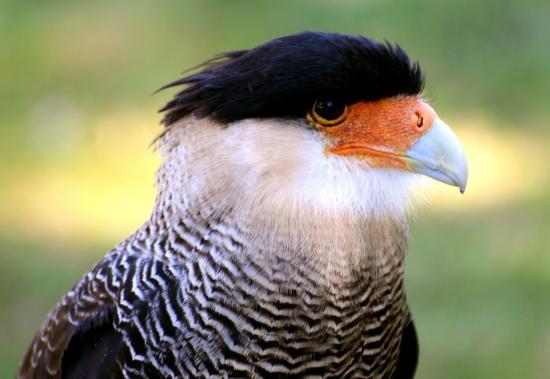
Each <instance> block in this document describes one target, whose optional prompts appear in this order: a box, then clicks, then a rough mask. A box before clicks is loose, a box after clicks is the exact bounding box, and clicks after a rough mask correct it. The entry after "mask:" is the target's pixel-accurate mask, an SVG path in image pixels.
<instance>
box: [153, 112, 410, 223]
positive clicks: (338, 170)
mask: <svg viewBox="0 0 550 379" xmlns="http://www.w3.org/2000/svg"><path fill="white" fill-rule="evenodd" d="M191 124H193V125H191ZM160 148H161V151H163V155H165V156H166V161H165V163H164V164H163V166H162V167H161V169H160V170H159V174H158V175H159V177H160V176H162V178H163V179H162V181H164V182H166V180H167V178H168V182H169V183H164V184H162V183H161V180H159V185H160V186H163V187H165V188H164V189H163V188H160V190H161V192H166V191H169V192H176V193H179V194H180V195H179V196H181V199H182V200H183V199H186V200H187V201H189V202H192V201H193V198H198V197H200V198H201V199H200V200H201V201H204V200H206V199H207V198H209V197H210V198H212V199H213V200H215V201H223V202H226V201H227V200H229V201H231V203H233V204H240V205H239V206H242V205H243V204H245V203H247V204H248V205H249V206H251V207H252V209H257V208H258V207H260V208H262V209H263V210H266V211H267V210H268V209H272V210H273V211H275V212H283V213H286V212H287V211H288V212H291V213H294V212H301V210H302V209H303V210H305V209H307V212H308V213H311V212H313V213H314V214H318V215H319V216H321V217H322V215H323V214H331V215H334V214H338V213H345V214H349V215H355V216H359V217H361V216H364V217H375V218H383V217H385V216H398V217H399V216H402V215H404V214H405V212H406V211H407V210H408V209H409V208H410V205H411V201H410V197H409V194H410V192H411V191H410V187H411V184H413V183H414V182H415V181H416V180H417V178H418V177H419V176H418V175H416V174H413V173H410V172H406V171H402V170H398V169H383V168H372V167H369V166H368V164H367V163H366V162H365V161H363V160H360V159H357V158H354V157H339V156H336V155H332V154H326V153H325V142H324V141H323V140H322V137H321V135H320V134H319V133H318V132H317V131H315V130H312V129H310V128H309V127H307V126H304V125H302V124H298V123H294V122H292V121H288V120H245V121H240V122H237V123H233V124H231V125H229V126H221V125H219V124H216V123H214V122H212V121H210V120H208V119H201V120H197V119H193V118H186V119H183V120H181V121H180V122H178V123H177V124H176V125H174V126H172V128H171V130H169V131H168V133H167V134H166V135H165V136H164V137H163V138H161V140H160ZM168 171H170V172H168ZM179 196H178V197H179ZM230 199H231V200H230Z"/></svg>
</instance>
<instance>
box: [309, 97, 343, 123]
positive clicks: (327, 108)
mask: <svg viewBox="0 0 550 379" xmlns="http://www.w3.org/2000/svg"><path fill="white" fill-rule="evenodd" d="M345 108H346V105H345V104H343V103H340V102H337V101H334V100H319V101H317V102H316V103H315V106H314V109H313V110H314V111H315V113H317V115H319V116H321V117H322V118H324V119H325V120H328V121H331V120H336V119H338V118H339V117H340V116H342V114H343V113H344V111H345Z"/></svg>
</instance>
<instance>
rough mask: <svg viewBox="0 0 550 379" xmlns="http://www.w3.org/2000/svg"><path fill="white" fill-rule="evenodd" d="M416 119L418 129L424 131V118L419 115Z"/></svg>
mask: <svg viewBox="0 0 550 379" xmlns="http://www.w3.org/2000/svg"><path fill="white" fill-rule="evenodd" d="M416 117H417V119H416V126H417V127H418V129H422V127H423V126H424V117H422V116H421V115H419V114H418V113H417V114H416Z"/></svg>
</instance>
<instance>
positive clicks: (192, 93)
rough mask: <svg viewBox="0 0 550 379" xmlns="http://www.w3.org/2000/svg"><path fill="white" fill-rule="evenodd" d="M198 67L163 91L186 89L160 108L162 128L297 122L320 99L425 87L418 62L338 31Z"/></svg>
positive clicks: (412, 91) (373, 95)
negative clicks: (182, 122) (194, 120)
mask: <svg viewBox="0 0 550 379" xmlns="http://www.w3.org/2000/svg"><path fill="white" fill-rule="evenodd" d="M198 67H199V68H201V71H199V72H198V73H196V74H192V75H189V76H186V77H184V78H182V79H179V80H176V81H174V82H172V83H170V84H167V85H166V86H164V87H162V88H161V89H165V88H171V87H176V86H184V89H183V90H182V91H180V92H179V93H177V94H176V95H175V97H174V98H173V99H172V100H171V101H169V102H168V103H167V104H166V105H165V106H164V107H163V108H162V109H161V110H160V112H164V118H163V121H162V122H163V124H164V125H166V126H169V125H171V124H173V123H174V122H176V121H178V120H179V119H181V118H182V117H185V116H187V115H189V114H194V115H196V116H198V117H206V116H208V117H211V118H213V119H215V120H217V121H220V122H225V123H227V122H232V121H237V120H242V119H246V118H266V117H277V118H295V117H303V116H304V115H305V114H306V112H307V110H308V109H309V108H310V107H311V105H312V104H313V102H314V101H315V100H317V99H318V98H321V97H323V98H326V97H337V98H339V99H342V100H343V101H345V102H347V103H353V102H356V101H359V100H364V101H372V100H377V99H382V98H385V97H391V96H398V95H417V94H420V92H422V88H423V85H424V80H423V75H422V71H421V69H420V66H419V64H418V63H411V61H410V60H409V57H408V56H407V54H406V53H405V51H403V49H401V48H400V47H399V46H398V45H392V44H390V43H388V42H385V43H378V42H375V41H373V40H371V39H368V38H366V37H360V36H358V37H356V36H348V35H342V34H336V33H321V32H304V33H300V34H296V35H290V36H286V37H281V38H277V39H274V40H272V41H269V42H267V43H264V44H263V45H260V46H258V47H256V48H253V49H250V50H241V51H234V52H229V53H224V54H220V55H218V56H216V57H214V58H212V59H210V60H208V61H206V62H204V63H203V64H201V65H200V66H198Z"/></svg>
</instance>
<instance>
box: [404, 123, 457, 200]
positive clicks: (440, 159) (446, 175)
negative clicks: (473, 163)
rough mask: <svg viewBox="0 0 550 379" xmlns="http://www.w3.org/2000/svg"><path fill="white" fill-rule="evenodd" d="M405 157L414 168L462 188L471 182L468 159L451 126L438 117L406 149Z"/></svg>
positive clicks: (413, 169)
mask: <svg viewBox="0 0 550 379" xmlns="http://www.w3.org/2000/svg"><path fill="white" fill-rule="evenodd" d="M403 158H404V160H405V161H406V162H407V163H408V164H409V167H410V168H411V170H412V171H414V172H417V173H419V174H423V175H426V176H429V177H430V178H434V179H436V180H439V181H440V182H443V183H447V184H450V185H453V186H457V187H458V188H460V192H461V193H464V190H465V189H466V183H467V182H468V162H467V161H466V155H465V154H464V150H463V149H462V146H461V145H460V142H459V141H458V138H457V137H456V135H455V134H454V133H453V131H452V130H451V128H449V126H448V125H447V124H445V123H444V122H443V121H441V120H440V119H436V120H435V121H434V122H433V124H432V126H431V127H430V129H429V130H428V131H427V132H426V133H425V134H423V135H422V136H421V137H420V138H419V139H418V140H417V141H416V142H415V144H414V145H413V146H412V147H411V148H410V149H409V150H407V151H406V152H405V154H404V157H403Z"/></svg>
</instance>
